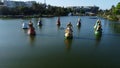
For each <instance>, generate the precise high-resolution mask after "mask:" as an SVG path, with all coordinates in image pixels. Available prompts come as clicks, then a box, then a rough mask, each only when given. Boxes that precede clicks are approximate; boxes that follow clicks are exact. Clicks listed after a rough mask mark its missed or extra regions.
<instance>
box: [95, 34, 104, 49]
mask: <svg viewBox="0 0 120 68" xmlns="http://www.w3.org/2000/svg"><path fill="white" fill-rule="evenodd" d="M101 37H102V34H101V35H95V39H96V47H97V46H98V45H99V43H100V41H101Z"/></svg>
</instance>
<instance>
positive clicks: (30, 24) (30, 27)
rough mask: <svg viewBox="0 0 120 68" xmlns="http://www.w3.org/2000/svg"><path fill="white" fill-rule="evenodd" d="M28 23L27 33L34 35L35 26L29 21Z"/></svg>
mask: <svg viewBox="0 0 120 68" xmlns="http://www.w3.org/2000/svg"><path fill="white" fill-rule="evenodd" d="M28 25H29V29H28V34H29V35H36V32H35V28H34V27H33V23H32V22H31V21H30V23H29V24H28Z"/></svg>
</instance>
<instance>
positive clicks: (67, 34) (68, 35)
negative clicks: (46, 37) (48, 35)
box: [65, 27, 73, 39]
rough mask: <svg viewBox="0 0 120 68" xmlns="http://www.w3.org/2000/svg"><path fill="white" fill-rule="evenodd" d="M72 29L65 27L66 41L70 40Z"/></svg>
mask: <svg viewBox="0 0 120 68" xmlns="http://www.w3.org/2000/svg"><path fill="white" fill-rule="evenodd" d="M72 32H73V31H72V28H71V27H67V28H66V30H65V38H66V39H72V38H73V33H72Z"/></svg>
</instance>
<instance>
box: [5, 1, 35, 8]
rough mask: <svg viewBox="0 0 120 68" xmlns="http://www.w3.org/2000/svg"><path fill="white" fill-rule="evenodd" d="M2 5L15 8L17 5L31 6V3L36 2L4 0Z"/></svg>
mask: <svg viewBox="0 0 120 68" xmlns="http://www.w3.org/2000/svg"><path fill="white" fill-rule="evenodd" d="M3 3H4V5H5V6H7V7H9V8H15V7H19V6H24V7H32V5H33V3H36V1H26V2H24V1H10V0H4V1H3Z"/></svg>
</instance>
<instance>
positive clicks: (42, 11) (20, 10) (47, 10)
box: [0, 3, 71, 16]
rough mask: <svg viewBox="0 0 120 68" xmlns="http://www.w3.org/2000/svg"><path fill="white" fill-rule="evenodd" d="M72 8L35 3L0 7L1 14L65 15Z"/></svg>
mask: <svg viewBox="0 0 120 68" xmlns="http://www.w3.org/2000/svg"><path fill="white" fill-rule="evenodd" d="M69 12H71V9H68V8H64V7H57V6H51V5H45V4H41V3H34V4H33V5H32V7H25V6H19V7H15V8H8V7H0V15H41V16H42V15H54V16H65V15H67V14H68V13H69Z"/></svg>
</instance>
